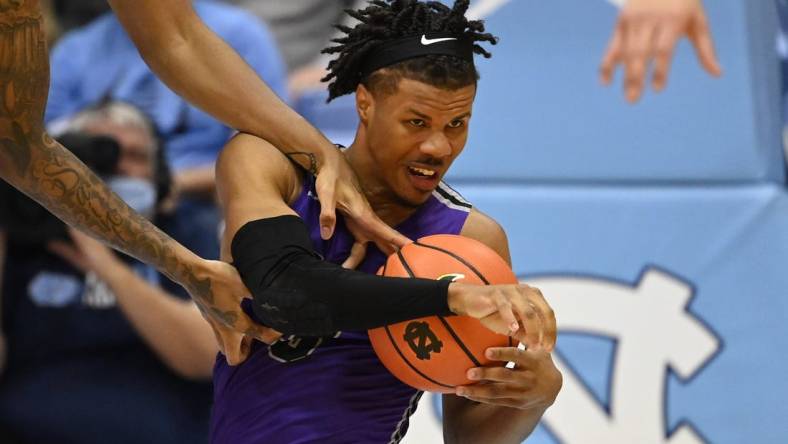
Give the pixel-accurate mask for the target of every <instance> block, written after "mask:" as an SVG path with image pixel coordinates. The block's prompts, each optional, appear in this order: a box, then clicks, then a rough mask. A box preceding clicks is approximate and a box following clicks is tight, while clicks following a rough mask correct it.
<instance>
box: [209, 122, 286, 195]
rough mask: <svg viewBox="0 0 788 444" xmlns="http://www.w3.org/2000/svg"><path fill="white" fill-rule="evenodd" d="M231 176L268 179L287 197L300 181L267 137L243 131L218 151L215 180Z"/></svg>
mask: <svg viewBox="0 0 788 444" xmlns="http://www.w3.org/2000/svg"><path fill="white" fill-rule="evenodd" d="M231 178H234V179H242V180H244V179H245V180H247V181H249V183H254V182H256V181H258V180H265V181H267V182H272V183H275V184H276V185H277V186H278V188H279V189H281V190H282V191H283V192H284V193H285V195H286V196H291V195H292V194H293V193H294V191H295V190H296V189H298V186H299V184H300V183H301V174H299V171H298V169H297V168H296V167H295V165H294V164H293V163H292V162H291V161H290V159H288V158H287V156H285V155H284V154H282V152H281V151H279V150H278V149H277V148H276V147H275V146H274V145H272V144H271V143H270V142H268V141H267V140H264V139H261V138H259V137H257V136H253V135H251V134H246V133H238V134H236V135H235V136H233V137H232V138H230V140H229V141H228V142H227V144H226V145H225V146H224V148H223V149H222V151H221V152H220V153H219V158H218V160H217V162H216V179H217V181H219V182H222V181H225V180H229V179H231Z"/></svg>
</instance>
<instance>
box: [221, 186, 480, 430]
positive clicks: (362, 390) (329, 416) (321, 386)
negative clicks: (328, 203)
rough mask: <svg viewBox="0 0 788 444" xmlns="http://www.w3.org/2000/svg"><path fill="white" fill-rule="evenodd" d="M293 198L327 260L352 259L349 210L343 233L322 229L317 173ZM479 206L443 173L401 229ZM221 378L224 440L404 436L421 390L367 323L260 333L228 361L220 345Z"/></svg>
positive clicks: (412, 229) (419, 233)
mask: <svg viewBox="0 0 788 444" xmlns="http://www.w3.org/2000/svg"><path fill="white" fill-rule="evenodd" d="M292 208H293V209H294V210H295V211H296V213H298V215H299V216H300V217H301V218H302V219H303V220H304V221H305V222H306V225H307V226H308V227H309V231H310V237H311V238H312V244H313V245H314V247H315V250H316V251H317V252H318V253H320V254H321V255H323V257H324V258H325V259H326V260H327V261H330V262H334V263H342V261H343V260H344V259H345V258H347V256H348V255H349V253H350V247H351V246H352V245H353V236H352V235H351V234H350V233H349V232H348V230H347V228H346V227H345V225H344V222H343V221H342V219H341V218H340V219H339V220H338V221H337V229H336V233H335V234H334V236H333V238H331V239H330V240H328V241H324V240H322V239H321V238H320V225H319V223H318V221H319V216H320V203H319V202H318V200H317V197H316V192H315V187H314V177H312V176H307V177H306V179H305V180H304V186H303V190H302V191H301V194H300V195H299V196H298V199H297V200H296V201H295V202H294V203H293V205H292ZM470 208H471V205H470V204H469V203H468V202H466V201H465V200H464V199H463V198H462V197H461V196H460V195H459V194H457V193H456V192H455V191H453V190H452V189H451V188H449V187H448V186H447V185H445V184H443V183H441V184H440V186H439V188H438V189H437V190H436V191H435V192H433V194H432V196H431V197H430V198H429V200H428V201H427V202H426V203H424V205H422V206H421V207H420V208H419V209H418V210H417V211H416V212H415V213H414V214H413V215H412V216H411V217H409V218H408V219H407V220H405V221H404V222H403V223H402V224H400V225H399V226H398V227H397V230H398V231H400V232H401V233H402V234H404V235H405V236H408V237H409V238H411V239H418V238H420V237H423V236H428V235H431V234H459V233H460V231H461V230H462V226H463V225H464V224H465V219H466V218H467V217H468V214H469V212H470ZM385 259H386V258H385V255H384V254H383V253H382V252H381V251H380V250H378V249H377V248H375V247H374V246H371V247H370V248H369V249H368V251H367V255H366V258H365V260H364V262H363V263H362V264H361V265H360V266H359V270H361V271H364V272H367V273H375V272H376V271H377V270H378V268H379V267H380V266H381V265H383V263H384V262H385ZM244 308H245V311H246V312H247V313H249V314H250V315H251V316H254V315H253V313H252V312H251V310H250V309H249V307H248V306H245V307H244ZM213 382H214V408H213V413H212V418H211V442H213V443H215V444H277V443H287V444H293V443H320V444H326V443H353V444H357V443H379V444H383V443H397V442H399V440H400V439H402V437H403V436H404V435H405V431H406V430H407V428H408V418H409V416H410V415H411V414H412V413H413V412H414V411H415V409H416V404H417V402H418V400H419V398H420V397H421V392H419V391H417V390H416V389H414V388H411V387H409V386H407V385H405V384H403V383H401V382H400V381H399V380H398V379H396V378H395V377H394V376H392V375H391V373H389V372H388V370H386V368H385V367H384V366H383V364H381V363H380V361H379V360H378V358H377V357H376V356H375V352H374V351H373V349H372V345H371V344H370V342H369V337H368V336H367V332H366V331H350V332H341V333H337V334H336V335H334V336H331V337H324V338H298V337H288V338H282V339H280V340H279V341H278V342H277V343H275V344H272V345H271V346H267V345H264V344H261V343H259V342H255V345H254V347H253V349H252V352H251V354H250V356H249V358H248V359H247V360H246V361H245V362H244V363H243V364H241V365H239V366H236V367H231V366H229V365H227V363H226V362H225V359H224V357H223V356H221V355H220V356H219V357H218V358H217V361H216V366H215V368H214V377H213Z"/></svg>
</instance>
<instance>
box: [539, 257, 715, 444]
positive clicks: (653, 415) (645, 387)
mask: <svg viewBox="0 0 788 444" xmlns="http://www.w3.org/2000/svg"><path fill="white" fill-rule="evenodd" d="M528 283H529V284H531V285H534V286H536V287H538V288H540V289H541V290H542V291H543V292H544V294H545V295H547V296H548V298H549V301H550V304H551V305H552V306H553V308H554V309H555V312H556V314H557V317H558V321H559V325H558V327H559V331H562V332H564V333H578V334H589V335H594V336H603V337H610V338H613V339H614V340H615V341H616V349H615V351H614V356H613V360H612V365H611V369H610V374H609V387H610V393H609V396H608V399H609V406H608V407H609V408H607V409H606V408H605V406H603V405H601V404H600V402H598V401H597V400H596V398H595V397H594V396H593V395H592V394H591V393H590V392H589V390H588V389H587V388H586V386H585V385H584V384H583V382H582V380H581V379H580V378H579V376H578V375H577V374H576V373H575V372H573V371H572V369H571V368H570V367H569V366H568V363H567V362H565V361H563V360H562V359H559V356H558V355H556V356H555V358H556V365H557V366H558V367H559V369H560V370H561V372H562V373H563V375H564V386H563V389H562V390H561V393H560V394H559V396H558V400H557V401H556V403H555V405H553V406H552V407H551V408H550V409H548V411H547V413H546V415H545V419H546V421H547V424H548V425H549V427H550V429H551V430H552V431H553V432H554V433H555V435H556V436H557V437H558V438H559V440H560V441H561V442H562V443H567V444H574V443H583V444H588V443H616V444H618V443H622V444H623V443H627V444H631V443H638V444H696V443H704V442H705V440H704V439H703V438H702V437H701V435H700V433H699V431H697V430H695V429H694V428H693V427H692V426H691V425H690V424H687V423H682V424H681V425H680V426H679V427H677V428H676V429H675V430H674V431H670V430H669V425H668V424H666V422H667V419H666V415H667V414H668V405H667V404H666V402H667V400H666V399H665V398H666V393H667V387H666V384H667V380H668V378H667V377H668V368H670V369H672V370H673V371H674V372H675V373H676V375H677V376H678V377H679V378H681V379H683V380H686V379H688V378H691V377H693V376H695V375H696V373H697V372H698V371H699V370H700V369H701V368H703V367H704V366H705V365H706V364H707V363H708V362H709V361H710V360H711V359H713V358H714V357H715V356H716V352H717V351H718V350H719V349H720V347H721V344H720V341H719V339H718V338H717V337H716V336H715V335H714V333H713V332H712V331H711V330H710V329H709V328H708V327H707V326H706V325H705V324H704V323H703V322H701V320H700V319H698V318H697V317H696V316H695V315H693V314H692V313H690V312H689V311H687V305H688V303H689V302H690V300H691V298H692V296H693V291H692V287H691V286H690V285H689V284H687V283H686V282H684V281H682V280H680V279H679V278H677V277H674V276H672V275H670V274H668V273H666V272H663V271H660V270H658V269H654V268H649V269H647V270H645V271H644V272H643V274H642V275H641V277H640V279H639V282H637V284H636V285H635V286H634V287H632V286H630V285H627V284H623V283H620V282H614V281H609V280H603V279H599V278H584V277H546V278H538V279H533V280H529V282H528ZM559 350H560V339H559Z"/></svg>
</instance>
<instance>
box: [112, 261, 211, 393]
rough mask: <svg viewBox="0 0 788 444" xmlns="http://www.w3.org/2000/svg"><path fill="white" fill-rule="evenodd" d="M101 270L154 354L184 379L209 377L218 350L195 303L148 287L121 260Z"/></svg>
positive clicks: (121, 306)
mask: <svg viewBox="0 0 788 444" xmlns="http://www.w3.org/2000/svg"><path fill="white" fill-rule="evenodd" d="M102 268H103V270H102V271H101V272H99V273H98V275H99V278H100V279H102V280H103V281H104V282H106V283H107V285H108V286H109V287H110V289H111V290H112V292H113V293H114V294H115V298H116V299H117V301H118V306H119V307H120V309H121V310H122V311H123V314H124V315H125V316H126V318H127V319H128V320H129V322H130V323H131V325H132V326H134V328H135V330H136V331H137V332H138V334H139V335H140V336H141V337H142V339H143V340H144V341H145V343H147V344H148V346H149V347H150V348H151V349H152V350H153V351H154V352H155V353H156V355H158V356H159V358H160V359H161V360H162V361H163V362H164V363H165V364H166V365H167V366H168V367H170V368H171V369H172V370H173V371H174V372H176V373H177V374H179V375H181V376H183V377H184V378H188V379H208V378H210V377H211V374H212V371H213V364H214V360H215V358H216V352H217V351H218V347H217V345H216V340H215V338H214V336H213V333H212V332H211V327H210V326H209V325H208V323H207V322H205V320H204V319H203V318H202V316H201V315H200V312H199V310H198V309H197V307H196V306H195V305H194V303H192V302H191V301H185V300H181V299H178V298H176V297H174V296H172V295H170V294H168V293H167V292H165V291H163V290H162V289H161V288H159V287H156V286H153V285H151V284H149V283H148V282H146V281H145V280H144V279H142V278H141V277H140V276H138V275H137V274H136V273H134V271H132V269H131V268H129V267H128V266H127V265H125V264H123V263H122V262H120V261H117V262H114V263H111V264H105V265H104V266H103V267H102Z"/></svg>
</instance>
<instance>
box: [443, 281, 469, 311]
mask: <svg viewBox="0 0 788 444" xmlns="http://www.w3.org/2000/svg"><path fill="white" fill-rule="evenodd" d="M462 287H463V284H460V283H457V282H452V283H450V284H449V288H448V290H447V292H446V305H448V306H449V310H451V312H452V313H454V314H456V315H460V316H461V315H464V314H465V310H464V308H463V296H462V293H463V291H462V290H463V288H462Z"/></svg>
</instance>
